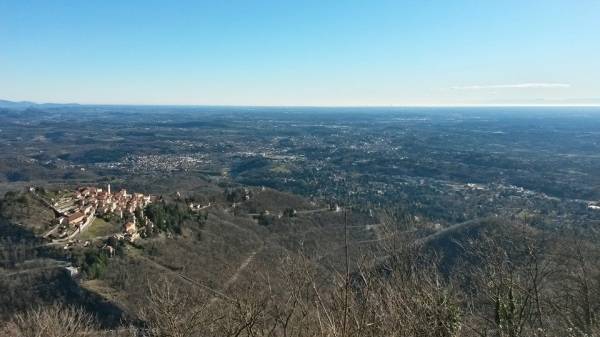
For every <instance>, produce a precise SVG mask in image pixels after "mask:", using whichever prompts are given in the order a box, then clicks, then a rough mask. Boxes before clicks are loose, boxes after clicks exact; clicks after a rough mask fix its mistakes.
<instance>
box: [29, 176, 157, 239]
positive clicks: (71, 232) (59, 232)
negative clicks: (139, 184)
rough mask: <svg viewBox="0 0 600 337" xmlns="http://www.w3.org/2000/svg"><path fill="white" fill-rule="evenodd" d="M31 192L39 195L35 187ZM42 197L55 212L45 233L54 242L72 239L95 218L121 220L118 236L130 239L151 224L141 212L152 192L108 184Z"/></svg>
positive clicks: (89, 225) (84, 229) (92, 224)
mask: <svg viewBox="0 0 600 337" xmlns="http://www.w3.org/2000/svg"><path fill="white" fill-rule="evenodd" d="M30 191H31V192H32V193H34V194H35V195H36V196H37V197H38V198H41V197H40V196H39V194H37V193H36V189H35V187H31V188H30ZM42 200H43V201H45V204H46V205H47V206H49V207H50V208H51V209H52V210H53V211H54V212H55V214H56V218H55V219H54V220H53V222H52V225H53V226H52V228H51V229H50V230H49V231H48V232H47V233H45V234H44V237H45V238H47V239H50V240H52V242H54V243H66V242H68V240H72V239H75V238H76V237H77V236H78V235H80V234H81V233H82V232H84V231H86V230H87V229H88V228H89V227H91V226H94V224H95V221H96V219H97V218H101V219H104V220H114V221H117V222H120V223H122V233H121V234H117V237H118V238H119V239H125V240H128V241H130V242H134V241H136V240H137V239H139V238H140V235H141V233H144V232H145V230H146V228H147V227H150V229H151V227H152V226H153V224H152V222H151V221H150V220H149V219H148V217H146V216H145V215H144V208H145V207H146V206H147V205H148V204H150V203H151V202H152V200H153V197H152V196H151V195H145V194H142V193H128V192H127V190H125V189H120V190H119V191H118V192H113V191H112V190H111V186H110V184H108V185H107V186H106V188H101V187H94V186H84V187H79V188H77V189H76V190H75V191H70V192H68V191H66V192H63V193H59V194H58V195H57V196H56V197H54V198H52V200H50V202H48V201H47V200H44V199H42Z"/></svg>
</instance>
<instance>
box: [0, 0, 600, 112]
mask: <svg viewBox="0 0 600 337" xmlns="http://www.w3.org/2000/svg"><path fill="white" fill-rule="evenodd" d="M0 99H10V100H32V101H37V102H79V103H111V104H112V103H120V104H224V105H357V106H363V105H378V106H380V105H382V106H388V105H465V104H467V105H468V104H598V103H600V1H597V0H595V1H587V0H577V1H573V0H569V1H553V0H543V1H542V0H540V1H534V0H530V1H527V0H520V1H510V0H508V1H506V0H503V1H491V0H489V1H488V0H477V1H459V0H456V1H441V0H440V1H428V0H420V1H416V0H415V1H401V0H395V1H375V0H374V1H352V0H348V1H324V0H320V1H310V0H309V1H284V0H279V1H235V0H230V1H151V0H145V1H133V0H129V1H110V0H104V1H91V0H90V1H75V0H72V1H60V0H55V1H49V0H46V1H28V0H18V1H17V0H0Z"/></svg>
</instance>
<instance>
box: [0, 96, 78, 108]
mask: <svg viewBox="0 0 600 337" xmlns="http://www.w3.org/2000/svg"><path fill="white" fill-rule="evenodd" d="M78 105H79V104H77V103H35V102H29V101H20V102H13V101H7V100H3V99H0V108H4V109H18V110H23V109H28V108H35V107H62V106H78Z"/></svg>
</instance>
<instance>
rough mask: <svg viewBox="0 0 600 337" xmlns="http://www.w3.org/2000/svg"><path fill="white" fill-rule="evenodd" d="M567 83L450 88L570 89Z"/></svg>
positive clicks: (457, 87) (459, 88)
mask: <svg viewBox="0 0 600 337" xmlns="http://www.w3.org/2000/svg"><path fill="white" fill-rule="evenodd" d="M570 87H571V85H570V84H568V83H517V84H492V85H465V86H456V87H452V89H454V90H486V89H531V88H570Z"/></svg>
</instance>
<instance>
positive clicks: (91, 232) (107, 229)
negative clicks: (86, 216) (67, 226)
mask: <svg viewBox="0 0 600 337" xmlns="http://www.w3.org/2000/svg"><path fill="white" fill-rule="evenodd" d="M119 231H120V228H119V226H118V225H116V224H114V223H110V222H106V221H104V219H101V218H96V219H95V220H94V222H93V223H92V224H91V225H90V226H89V227H88V228H87V229H86V230H85V231H84V232H83V233H82V234H81V236H80V237H79V239H80V240H91V239H93V238H95V237H99V236H106V235H110V234H114V233H118V232H119Z"/></svg>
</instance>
